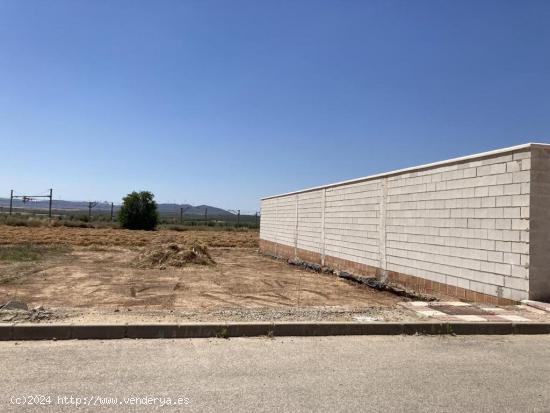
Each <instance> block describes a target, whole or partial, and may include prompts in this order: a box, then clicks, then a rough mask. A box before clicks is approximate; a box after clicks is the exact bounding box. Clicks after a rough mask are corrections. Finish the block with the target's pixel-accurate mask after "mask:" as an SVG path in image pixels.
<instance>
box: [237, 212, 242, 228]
mask: <svg viewBox="0 0 550 413" xmlns="http://www.w3.org/2000/svg"><path fill="white" fill-rule="evenodd" d="M237 226H238V227H239V226H241V210H240V209H237Z"/></svg>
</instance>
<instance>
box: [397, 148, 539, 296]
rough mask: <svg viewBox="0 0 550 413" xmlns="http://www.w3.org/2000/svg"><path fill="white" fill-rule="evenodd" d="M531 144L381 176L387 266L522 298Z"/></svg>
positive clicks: (525, 290)
mask: <svg viewBox="0 0 550 413" xmlns="http://www.w3.org/2000/svg"><path fill="white" fill-rule="evenodd" d="M529 156H530V152H519V153H517V154H515V155H514V154H513V153H512V154H505V155H501V156H495V157H491V158H488V159H481V160H476V159H474V160H472V161H470V162H465V163H459V164H454V165H449V166H441V167H436V168H430V169H428V170H422V171H418V172H410V173H406V174H403V175H396V176H392V177H389V178H388V198H387V216H386V240H387V241H386V255H387V258H386V259H387V269H388V270H390V271H396V272H400V273H403V274H411V275H416V276H419V277H422V278H426V279H429V280H432V281H437V282H441V283H445V284H449V285H453V286H458V287H460V288H465V289H468V290H473V291H477V292H481V293H484V294H488V295H493V296H499V297H503V298H509V299H514V300H519V299H524V298H527V295H528V276H527V274H528V269H527V268H525V266H524V265H522V264H521V263H522V261H523V262H526V261H527V260H528V256H529V255H528V253H529V244H528V235H529V232H528V231H529V220H528V217H527V216H523V217H522V214H521V208H522V207H524V208H525V210H524V215H525V213H526V211H528V207H529V176H530V175H529V173H530V171H529V163H528V161H529Z"/></svg>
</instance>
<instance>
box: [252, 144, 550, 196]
mask: <svg viewBox="0 0 550 413" xmlns="http://www.w3.org/2000/svg"><path fill="white" fill-rule="evenodd" d="M531 148H550V144H547V143H524V144H522V145H516V146H510V147H507V148H501V149H496V150H493V151H488V152H481V153H476V154H473V155H467V156H461V157H458V158H452V159H447V160H444V161H438V162H433V163H428V164H423V165H418V166H412V167H409V168H404V169H397V170H394V171H389V172H383V173H379V174H375V175H368V176H364V177H362V178H355V179H350V180H346V181H340V182H335V183H332V184H327V185H321V186H315V187H311V188H306V189H300V190H298V191H293V192H286V193H284V194H279V195H271V196H267V197H264V198H262V201H263V200H266V199H273V198H280V197H284V196H288V195H296V194H301V193H305V192H312V191H317V190H319V189H326V188H334V187H337V186H343V185H349V184H355V183H359V182H364V181H370V180H372V179H377V178H383V177H388V176H395V175H401V174H405V173H409V172H415V171H421V170H426V169H430V168H434V167H438V166H445V165H453V164H458V163H463V162H467V161H471V160H473V159H481V158H489V157H494V156H497V155H502V154H506V153H511V152H520V151H525V150H527V149H531Z"/></svg>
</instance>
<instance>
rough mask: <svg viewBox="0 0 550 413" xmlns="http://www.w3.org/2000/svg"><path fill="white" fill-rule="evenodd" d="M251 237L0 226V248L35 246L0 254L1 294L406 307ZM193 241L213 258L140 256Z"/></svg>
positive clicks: (343, 308)
mask: <svg viewBox="0 0 550 413" xmlns="http://www.w3.org/2000/svg"><path fill="white" fill-rule="evenodd" d="M257 236H258V235H257V232H252V231H246V232H223V231H185V232H175V231H157V232H145V231H139V232H134V231H124V230H113V229H88V228H63V227H59V228H25V227H21V228H19V227H15V228H14V227H3V226H0V252H1V251H9V250H10V249H11V250H12V252H13V251H15V252H16V253H17V249H18V248H21V249H23V250H24V251H25V250H26V251H27V252H29V251H30V252H29V253H30V254H31V255H32V257H31V258H30V259H29V260H25V259H21V256H19V258H18V259H13V260H10V259H4V260H2V259H0V303H2V302H6V301H7V300H8V299H12V298H18V299H20V300H23V301H25V302H27V303H28V304H29V306H31V307H32V306H39V305H41V306H44V307H46V308H54V309H59V310H60V311H62V310H63V309H65V310H67V311H66V314H68V316H69V317H73V318H74V317H76V316H78V317H81V318H82V317H84V318H87V319H88V320H92V321H93V322H98V321H105V322H106V321H112V318H113V317H114V318H117V319H124V320H126V321H128V320H130V321H132V320H136V319H137V320H146V319H147V320H148V319H150V318H152V317H153V318H158V319H159V321H172V320H173V319H178V318H183V319H190V320H195V319H197V320H199V319H200V320H205V319H206V320H210V319H212V320H213V319H216V320H218V319H232V320H248V319H252V320H254V319H262V320H265V319H319V320H322V319H327V318H328V319H342V318H343V319H350V318H351V317H352V316H353V315H354V314H358V313H360V314H374V315H375V316H377V315H378V316H380V315H381V314H382V315H384V314H386V313H389V312H391V311H393V312H394V316H396V317H397V319H401V318H402V316H403V314H407V313H408V311H407V310H405V309H402V308H398V307H396V303H397V302H399V301H401V299H400V298H399V297H396V296H394V295H392V294H390V293H385V292H379V291H375V290H372V289H370V288H368V287H362V286H359V285H356V284H353V283H350V282H347V281H344V280H341V279H338V278H336V277H334V276H331V275H322V274H317V273H314V272H310V271H305V270H303V269H299V268H296V267H291V266H289V265H287V264H286V263H284V262H280V261H277V260H274V259H271V258H269V257H265V256H262V255H260V254H259V253H258V252H257V248H256V246H257ZM197 243H200V244H201V245H208V247H209V248H208V252H209V254H210V255H211V258H212V260H213V261H214V263H215V264H208V263H207V264H206V265H197V264H193V263H190V264H188V265H187V264H186V265H183V266H176V267H174V266H170V265H168V266H164V265H159V266H151V267H149V268H144V266H143V265H142V262H141V261H140V260H141V259H142V257H144V256H146V257H149V256H151V254H150V253H149V252H150V251H151V250H154V249H155V248H158V247H159V246H162V245H171V244H174V245H179V246H180V247H181V246H185V245H187V246H192V245H196V244H197ZM23 255H24V254H23ZM153 255H154V254H153ZM390 310H391V311H390ZM115 311H116V313H115ZM394 319H395V317H394Z"/></svg>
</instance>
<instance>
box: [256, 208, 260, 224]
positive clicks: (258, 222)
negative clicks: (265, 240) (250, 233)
mask: <svg viewBox="0 0 550 413" xmlns="http://www.w3.org/2000/svg"><path fill="white" fill-rule="evenodd" d="M258 218H259V215H258V211H256V225H257V226H259V225H260V220H259V219H258Z"/></svg>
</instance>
